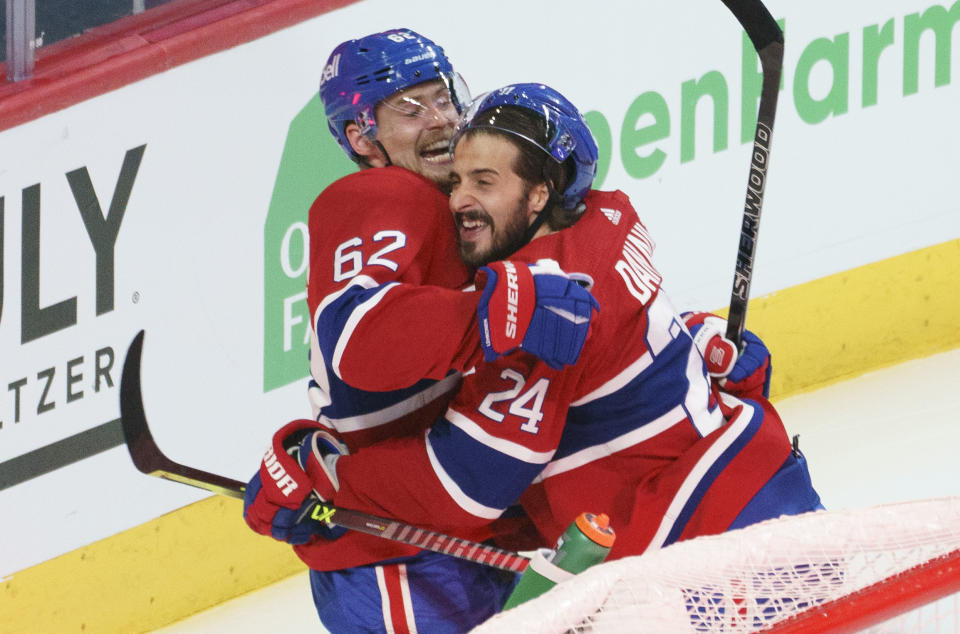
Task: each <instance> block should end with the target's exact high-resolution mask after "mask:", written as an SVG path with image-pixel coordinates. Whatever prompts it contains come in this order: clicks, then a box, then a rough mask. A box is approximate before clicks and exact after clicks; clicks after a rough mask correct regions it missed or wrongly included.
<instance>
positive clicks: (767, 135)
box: [723, 0, 783, 349]
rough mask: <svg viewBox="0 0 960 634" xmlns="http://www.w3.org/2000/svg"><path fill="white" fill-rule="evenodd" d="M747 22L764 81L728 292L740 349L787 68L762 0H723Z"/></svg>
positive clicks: (730, 323)
mask: <svg viewBox="0 0 960 634" xmlns="http://www.w3.org/2000/svg"><path fill="white" fill-rule="evenodd" d="M723 3H724V4H725V5H726V6H727V8H728V9H730V11H731V12H732V13H733V14H734V16H735V17H736V18H737V20H738V21H739V22H740V24H741V25H742V26H743V28H744V30H745V31H746V33H747V36H748V37H749V38H750V41H751V42H752V43H753V46H754V48H755V49H756V51H757V54H758V55H759V57H760V66H761V68H762V70H763V85H762V87H761V90H760V104H759V106H758V109H757V127H756V132H755V133H754V140H753V153H752V155H751V157H750V174H749V176H748V178H747V196H746V201H745V203H744V206H743V219H742V221H741V225H740V242H739V245H738V248H737V263H736V269H735V271H734V276H733V289H732V290H731V293H730V314H729V316H728V318H727V333H726V335H727V339H730V340H731V341H733V342H734V344H735V345H736V346H737V348H738V349H739V348H740V341H741V339H742V337H743V329H744V326H745V324H746V321H747V303H748V301H749V299H750V283H751V282H752V280H753V264H754V256H755V255H756V249H757V235H758V233H759V230H760V212H761V210H762V208H763V194H764V189H765V187H766V183H767V169H768V167H769V163H770V143H771V141H772V138H773V121H774V115H775V114H776V111H777V97H778V96H779V90H780V74H781V72H782V70H783V31H781V29H780V26H779V25H778V24H777V21H776V20H774V19H773V16H772V15H770V12H769V11H767V8H766V7H765V6H764V5H763V3H762V2H761V1H760V0H723Z"/></svg>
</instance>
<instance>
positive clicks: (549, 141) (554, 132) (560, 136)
mask: <svg viewBox="0 0 960 634" xmlns="http://www.w3.org/2000/svg"><path fill="white" fill-rule="evenodd" d="M489 94H490V93H484V94H482V95H480V96H479V97H477V98H476V99H474V100H473V101H472V102H471V103H470V105H468V106H467V108H466V110H464V112H463V114H461V115H460V120H459V121H458V122H457V127H456V128H455V129H454V131H453V136H452V137H451V138H450V153H451V154H452V153H453V148H454V147H455V146H456V144H457V141H458V140H459V138H460V135H462V134H463V133H464V132H466V131H467V130H469V129H470V128H493V129H495V130H500V131H502V132H506V133H508V134H512V135H513V136H516V137H519V138H521V139H524V140H525V141H528V142H530V143H532V144H533V145H535V146H536V147H538V148H540V149H541V150H543V151H544V152H546V153H547V154H549V155H550V156H552V157H553V158H554V159H555V160H557V161H558V162H563V160H564V159H566V158H567V156H568V155H569V154H570V152H572V151H573V149H574V147H575V145H576V143H575V142H574V141H573V139H572V138H571V137H570V135H569V134H566V133H565V132H561V131H560V129H559V128H560V126H559V122H558V121H557V115H556V113H555V112H554V111H553V110H551V109H550V108H547V107H544V108H542V110H541V111H540V114H541V116H542V117H543V120H544V121H545V122H546V131H545V134H544V138H541V139H532V138H530V136H528V135H526V134H523V133H521V132H518V131H517V130H513V129H511V128H509V127H507V126H505V125H504V124H502V123H501V122H500V118H501V117H500V114H501V110H502V108H503V106H493V107H486V108H484V102H485V101H487V97H488V95H489ZM481 108H483V112H480V109H481ZM478 115H479V116H478Z"/></svg>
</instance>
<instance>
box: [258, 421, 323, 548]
mask: <svg viewBox="0 0 960 634" xmlns="http://www.w3.org/2000/svg"><path fill="white" fill-rule="evenodd" d="M316 429H322V427H321V426H320V425H319V424H317V423H316V422H314V421H311V420H296V421H293V422H292V423H288V424H287V425H285V426H284V427H283V428H281V429H280V431H278V432H277V433H276V434H274V435H273V442H272V443H271V445H270V448H269V449H267V453H266V454H264V456H263V461H262V462H261V463H260V470H259V471H258V472H257V473H256V474H255V475H254V476H253V478H251V479H250V482H249V483H248V484H247V488H246V490H245V491H244V493H243V518H244V519H245V520H246V522H247V525H248V526H249V527H250V528H252V529H253V530H254V531H256V532H257V533H260V534H261V535H267V536H270V537H273V538H274V539H276V540H279V541H283V542H287V543H290V544H305V543H307V542H308V541H310V537H311V536H312V535H313V533H314V527H313V526H311V525H310V522H300V521H299V520H300V518H302V517H303V516H305V515H306V514H307V513H308V512H309V509H310V507H312V506H313V504H314V503H315V502H316V500H315V499H313V498H312V497H311V496H310V494H311V493H312V491H313V486H312V484H311V482H310V477H309V476H308V475H307V474H306V473H305V472H304V470H303V469H302V468H301V467H300V465H299V464H298V463H297V460H296V454H297V452H298V450H299V440H300V439H301V438H302V437H303V436H304V435H305V434H308V433H309V432H311V431H314V430H316ZM291 454H292V455H291Z"/></svg>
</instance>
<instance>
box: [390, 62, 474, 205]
mask: <svg viewBox="0 0 960 634" xmlns="http://www.w3.org/2000/svg"><path fill="white" fill-rule="evenodd" d="M375 117H376V119H377V139H378V140H379V141H380V143H381V144H382V145H383V147H384V149H385V150H386V151H387V154H388V155H389V156H390V162H391V163H393V164H394V165H399V166H400V167H405V168H406V169H408V170H410V171H412V172H416V173H417V174H420V175H421V176H424V177H426V178H429V179H430V180H432V181H433V182H435V183H437V184H439V185H441V186H444V185H446V183H447V179H448V178H449V176H450V166H451V165H452V163H453V161H452V159H451V157H450V152H449V144H450V137H451V136H452V135H453V128H454V126H455V125H456V123H457V109H456V108H455V107H454V105H453V102H452V101H451V99H450V92H449V91H448V90H447V87H446V85H445V84H444V83H443V82H442V81H440V80H436V81H429V82H425V83H423V84H417V85H416V86H412V87H410V88H408V89H406V90H402V91H400V92H398V93H396V94H393V95H391V96H389V97H387V98H386V99H384V100H383V101H382V102H380V103H379V104H378V105H377V108H376V111H375Z"/></svg>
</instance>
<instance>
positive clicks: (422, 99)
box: [380, 73, 470, 119]
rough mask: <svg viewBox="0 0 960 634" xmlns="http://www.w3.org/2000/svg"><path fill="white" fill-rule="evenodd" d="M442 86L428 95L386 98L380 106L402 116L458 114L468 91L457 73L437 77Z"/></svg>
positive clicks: (468, 93) (420, 116)
mask: <svg viewBox="0 0 960 634" xmlns="http://www.w3.org/2000/svg"><path fill="white" fill-rule="evenodd" d="M439 79H440V81H441V82H442V88H439V89H438V90H437V91H436V92H434V93H433V94H431V95H429V96H424V95H420V96H418V97H413V96H409V95H403V96H401V97H400V98H399V99H393V100H390V99H387V100H384V101H382V102H380V106H382V107H384V108H389V109H390V110H393V111H394V112H398V113H399V114H401V115H403V116H404V117H419V118H427V119H429V118H434V117H438V116H439V117H441V118H451V117H456V116H459V114H460V113H461V112H462V111H463V104H465V103H469V102H470V91H469V89H468V88H467V84H466V82H464V81H463V78H462V77H461V76H460V74H459V73H444V74H443V75H442V76H441V77H439Z"/></svg>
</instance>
